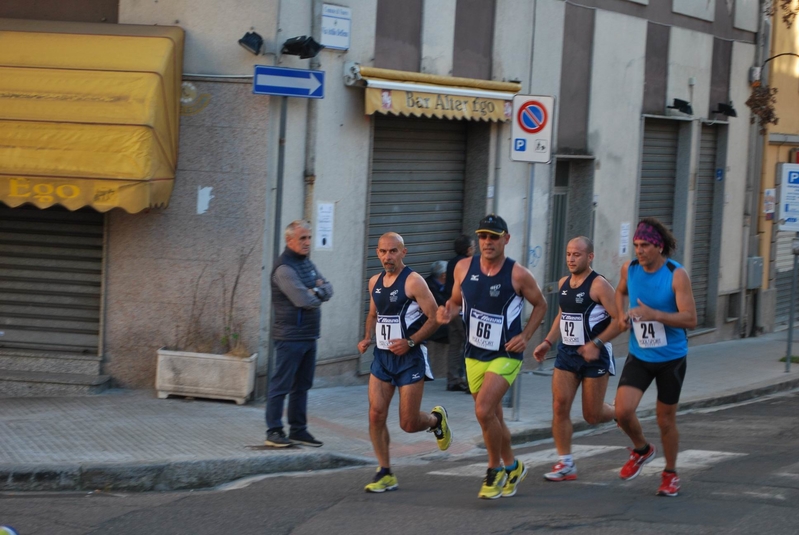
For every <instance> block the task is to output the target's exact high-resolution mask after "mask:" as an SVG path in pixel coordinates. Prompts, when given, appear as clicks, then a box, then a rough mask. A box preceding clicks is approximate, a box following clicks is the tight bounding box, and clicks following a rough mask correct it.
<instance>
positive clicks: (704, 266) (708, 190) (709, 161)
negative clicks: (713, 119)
mask: <svg viewBox="0 0 799 535" xmlns="http://www.w3.org/2000/svg"><path fill="white" fill-rule="evenodd" d="M716 134H717V130H716V128H715V127H712V126H703V127H702V140H701V142H700V147H699V166H698V169H697V177H696V215H695V217H694V232H693V246H692V248H691V250H692V253H691V288H692V289H693V291H694V300H695V301H696V324H697V326H699V327H701V326H703V325H705V324H706V323H707V318H706V311H707V300H708V283H709V281H708V277H709V275H710V273H709V265H710V250H711V244H710V239H711V231H712V229H713V190H714V188H715V181H716V139H717V135H716Z"/></svg>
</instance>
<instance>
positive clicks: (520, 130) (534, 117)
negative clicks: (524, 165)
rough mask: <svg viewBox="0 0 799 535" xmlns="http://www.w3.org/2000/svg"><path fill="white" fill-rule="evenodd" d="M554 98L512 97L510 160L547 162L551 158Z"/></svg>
mask: <svg viewBox="0 0 799 535" xmlns="http://www.w3.org/2000/svg"><path fill="white" fill-rule="evenodd" d="M554 104H555V99H554V98H553V97H544V96H535V95H516V96H515V97H513V116H512V117H513V125H512V126H511V145H510V159H511V160H513V161H516V162H535V163H547V162H549V161H550V159H551V158H552V150H551V149H552V110H553V108H554Z"/></svg>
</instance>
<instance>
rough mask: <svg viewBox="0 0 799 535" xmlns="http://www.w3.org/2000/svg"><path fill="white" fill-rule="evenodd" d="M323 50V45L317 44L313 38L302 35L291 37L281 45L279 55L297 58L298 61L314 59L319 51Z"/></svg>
mask: <svg viewBox="0 0 799 535" xmlns="http://www.w3.org/2000/svg"><path fill="white" fill-rule="evenodd" d="M323 48H324V46H323V45H321V44H319V43H317V42H316V41H315V40H314V38H313V37H308V36H306V35H303V36H301V37H292V38H291V39H287V40H286V42H285V43H283V48H282V49H281V50H280V53H281V54H285V55H287V56H299V57H300V59H308V58H314V57H316V55H317V54H318V53H319V51H320V50H322V49H323Z"/></svg>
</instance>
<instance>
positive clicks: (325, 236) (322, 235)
mask: <svg viewBox="0 0 799 535" xmlns="http://www.w3.org/2000/svg"><path fill="white" fill-rule="evenodd" d="M334 207H335V205H334V204H333V203H332V202H320V203H316V248H317V249H323V250H327V251H330V250H332V249H333V212H334Z"/></svg>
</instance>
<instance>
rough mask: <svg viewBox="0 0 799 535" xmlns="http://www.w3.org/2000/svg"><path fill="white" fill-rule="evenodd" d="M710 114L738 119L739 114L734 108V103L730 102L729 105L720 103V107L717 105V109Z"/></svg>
mask: <svg viewBox="0 0 799 535" xmlns="http://www.w3.org/2000/svg"><path fill="white" fill-rule="evenodd" d="M710 113H720V114H722V115H726V116H727V117H738V113H737V112H736V111H735V108H733V107H732V101H730V103H729V104H724V103H723V102H719V103H718V105H716V109H715V110H713V111H712V112H710Z"/></svg>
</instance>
